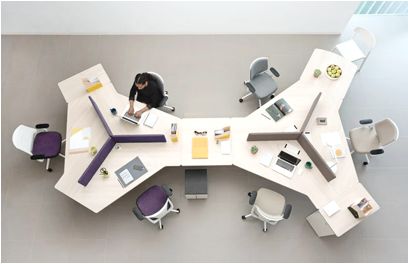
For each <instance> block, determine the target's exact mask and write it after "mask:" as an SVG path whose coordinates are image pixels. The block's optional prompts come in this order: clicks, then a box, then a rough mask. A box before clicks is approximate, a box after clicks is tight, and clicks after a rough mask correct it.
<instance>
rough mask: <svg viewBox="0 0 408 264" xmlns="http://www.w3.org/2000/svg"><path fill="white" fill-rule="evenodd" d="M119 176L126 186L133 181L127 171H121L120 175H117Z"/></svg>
mask: <svg viewBox="0 0 408 264" xmlns="http://www.w3.org/2000/svg"><path fill="white" fill-rule="evenodd" d="M119 175H120V177H121V178H122V180H123V182H124V183H125V184H128V183H129V182H131V181H133V177H132V174H130V172H129V170H127V169H126V170H123V171H122V172H121V173H119Z"/></svg>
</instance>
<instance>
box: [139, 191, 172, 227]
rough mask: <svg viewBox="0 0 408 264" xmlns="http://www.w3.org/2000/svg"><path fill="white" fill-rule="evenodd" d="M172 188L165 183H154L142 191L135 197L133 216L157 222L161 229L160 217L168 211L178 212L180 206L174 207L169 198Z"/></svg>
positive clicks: (153, 222)
mask: <svg viewBox="0 0 408 264" xmlns="http://www.w3.org/2000/svg"><path fill="white" fill-rule="evenodd" d="M172 194H173V190H172V189H171V188H169V187H167V186H165V185H163V186H158V185H154V186H152V187H150V188H149V189H147V190H146V191H144V192H143V193H142V194H141V195H140V196H139V197H138V198H137V199H136V207H134V208H133V213H134V214H135V216H136V217H137V218H138V219H139V220H140V221H142V220H143V219H147V220H148V221H149V222H151V223H152V224H156V223H159V228H160V229H163V225H162V223H161V219H162V218H163V217H165V216H166V215H167V214H168V213H170V212H173V213H178V214H179V213H180V208H177V209H174V205H173V203H172V202H171V200H170V198H169V197H170V196H171V195H172Z"/></svg>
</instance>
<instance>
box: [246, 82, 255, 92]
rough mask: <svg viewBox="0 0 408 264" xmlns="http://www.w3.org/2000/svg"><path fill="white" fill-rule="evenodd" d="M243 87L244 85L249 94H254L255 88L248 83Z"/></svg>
mask: <svg viewBox="0 0 408 264" xmlns="http://www.w3.org/2000/svg"><path fill="white" fill-rule="evenodd" d="M245 85H246V87H248V89H249V91H250V92H251V93H255V87H254V86H252V84H251V83H250V82H246V83H245Z"/></svg>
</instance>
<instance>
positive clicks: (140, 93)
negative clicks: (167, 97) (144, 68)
mask: <svg viewBox="0 0 408 264" xmlns="http://www.w3.org/2000/svg"><path fill="white" fill-rule="evenodd" d="M136 93H137V98H136V100H137V101H139V102H142V103H145V104H146V106H147V107H148V108H152V107H158V106H159V104H160V102H161V100H163V93H162V92H161V91H160V88H159V85H158V84H157V82H156V80H154V79H153V78H152V77H151V75H150V74H149V79H148V81H147V86H146V87H145V88H144V89H142V90H139V89H138V88H137V86H136V80H135V81H134V82H133V85H132V88H130V93H129V100H132V101H134V100H135V95H136Z"/></svg>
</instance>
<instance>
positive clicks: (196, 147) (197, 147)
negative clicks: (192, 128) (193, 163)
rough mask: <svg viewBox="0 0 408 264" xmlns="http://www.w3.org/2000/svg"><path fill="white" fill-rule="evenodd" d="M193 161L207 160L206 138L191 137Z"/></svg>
mask: <svg viewBox="0 0 408 264" xmlns="http://www.w3.org/2000/svg"><path fill="white" fill-rule="evenodd" d="M192 157H193V159H208V137H193V144H192Z"/></svg>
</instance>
